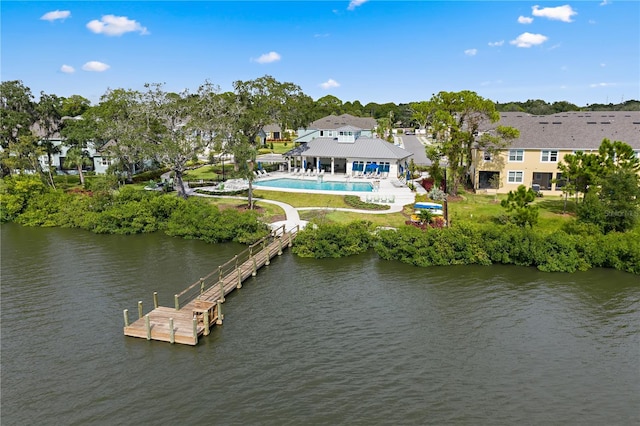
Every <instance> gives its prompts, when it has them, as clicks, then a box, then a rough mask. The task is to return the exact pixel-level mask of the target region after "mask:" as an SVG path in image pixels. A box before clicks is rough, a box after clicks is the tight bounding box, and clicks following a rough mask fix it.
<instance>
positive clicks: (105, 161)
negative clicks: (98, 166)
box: [102, 157, 109, 166]
mask: <svg viewBox="0 0 640 426" xmlns="http://www.w3.org/2000/svg"><path fill="white" fill-rule="evenodd" d="M102 165H103V166H108V165H109V159H108V158H106V157H102Z"/></svg>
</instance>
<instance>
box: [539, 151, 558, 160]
mask: <svg viewBox="0 0 640 426" xmlns="http://www.w3.org/2000/svg"><path fill="white" fill-rule="evenodd" d="M540 161H541V162H543V163H556V162H557V161H558V151H557V150H552V151H550V150H543V151H542V154H541V156H540Z"/></svg>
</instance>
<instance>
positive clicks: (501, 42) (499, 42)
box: [489, 40, 504, 47]
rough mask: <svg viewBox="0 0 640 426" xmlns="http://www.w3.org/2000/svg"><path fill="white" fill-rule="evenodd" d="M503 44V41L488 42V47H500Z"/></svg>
mask: <svg viewBox="0 0 640 426" xmlns="http://www.w3.org/2000/svg"><path fill="white" fill-rule="evenodd" d="M503 44H504V40H500V41H490V42H489V46H491V47H500V46H502V45H503Z"/></svg>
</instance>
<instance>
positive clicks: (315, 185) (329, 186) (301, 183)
mask: <svg viewBox="0 0 640 426" xmlns="http://www.w3.org/2000/svg"><path fill="white" fill-rule="evenodd" d="M253 185H254V186H259V187H263V188H290V189H315V190H320V191H358V192H372V191H373V186H372V185H371V184H370V183H368V182H331V181H328V182H318V181H315V180H303V179H288V178H280V179H272V180H265V181H262V182H255V181H254V182H253Z"/></svg>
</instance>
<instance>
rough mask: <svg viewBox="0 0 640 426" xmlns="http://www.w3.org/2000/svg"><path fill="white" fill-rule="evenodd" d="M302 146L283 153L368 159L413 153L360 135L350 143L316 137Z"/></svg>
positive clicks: (398, 158)
mask: <svg viewBox="0 0 640 426" xmlns="http://www.w3.org/2000/svg"><path fill="white" fill-rule="evenodd" d="M303 146H304V148H303ZM303 146H300V147H298V148H296V149H294V150H291V151H289V152H288V153H287V154H285V155H287V156H294V155H305V156H308V157H337V158H366V159H370V160H401V159H405V158H409V157H411V156H412V155H413V154H412V153H411V152H409V151H407V150H406V149H404V148H400V147H399V146H396V145H394V144H392V143H389V142H387V141H384V140H382V139H378V138H368V137H360V138H358V139H356V140H355V141H354V142H352V143H344V142H342V143H340V142H338V141H337V140H336V139H334V138H316V139H314V140H312V141H309V142H307V143H306V144H305V145H303ZM294 151H296V152H294Z"/></svg>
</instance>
